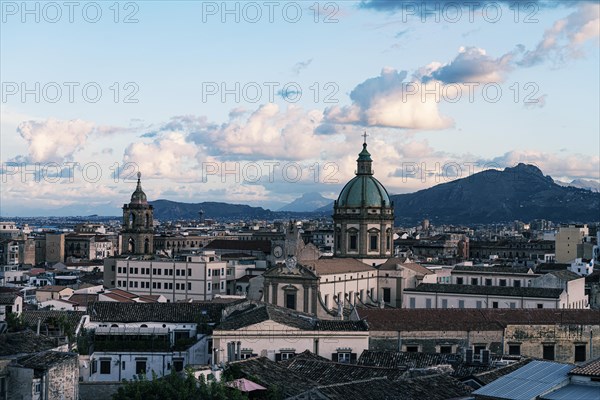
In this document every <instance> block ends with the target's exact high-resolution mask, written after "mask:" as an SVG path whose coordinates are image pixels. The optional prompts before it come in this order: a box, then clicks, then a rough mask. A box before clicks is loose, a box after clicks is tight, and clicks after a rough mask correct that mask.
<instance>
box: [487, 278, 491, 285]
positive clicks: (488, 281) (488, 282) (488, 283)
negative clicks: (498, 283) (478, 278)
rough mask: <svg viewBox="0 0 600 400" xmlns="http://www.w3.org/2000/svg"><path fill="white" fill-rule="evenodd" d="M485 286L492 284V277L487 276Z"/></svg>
mask: <svg viewBox="0 0 600 400" xmlns="http://www.w3.org/2000/svg"><path fill="white" fill-rule="evenodd" d="M485 286H492V280H491V279H490V278H486V280H485Z"/></svg>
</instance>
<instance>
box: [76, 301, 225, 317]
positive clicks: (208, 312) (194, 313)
mask: <svg viewBox="0 0 600 400" xmlns="http://www.w3.org/2000/svg"><path fill="white" fill-rule="evenodd" d="M225 306H226V304H223V303H216V302H215V303H213V302H204V303H118V302H112V301H99V302H95V303H90V304H89V305H88V311H87V313H88V314H89V315H90V320H91V321H98V322H199V321H203V322H218V321H219V320H220V318H221V311H222V310H223V308H224V307H225Z"/></svg>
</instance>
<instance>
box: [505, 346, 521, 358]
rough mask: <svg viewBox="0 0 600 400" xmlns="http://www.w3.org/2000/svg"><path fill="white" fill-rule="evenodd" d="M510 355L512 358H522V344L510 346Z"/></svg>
mask: <svg viewBox="0 0 600 400" xmlns="http://www.w3.org/2000/svg"><path fill="white" fill-rule="evenodd" d="M508 354H510V355H511V356H520V355H521V345H520V344H509V345H508Z"/></svg>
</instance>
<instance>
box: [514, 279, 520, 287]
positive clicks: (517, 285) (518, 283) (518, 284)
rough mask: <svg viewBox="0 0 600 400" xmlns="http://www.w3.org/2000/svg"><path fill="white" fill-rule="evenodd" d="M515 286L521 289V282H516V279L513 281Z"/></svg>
mask: <svg viewBox="0 0 600 400" xmlns="http://www.w3.org/2000/svg"><path fill="white" fill-rule="evenodd" d="M513 286H514V287H521V281H518V280H516V279H515V280H514V281H513Z"/></svg>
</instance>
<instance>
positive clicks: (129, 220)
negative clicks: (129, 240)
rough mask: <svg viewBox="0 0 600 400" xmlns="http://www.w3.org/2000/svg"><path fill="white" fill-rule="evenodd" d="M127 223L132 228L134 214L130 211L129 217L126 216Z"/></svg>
mask: <svg viewBox="0 0 600 400" xmlns="http://www.w3.org/2000/svg"><path fill="white" fill-rule="evenodd" d="M127 224H128V225H129V227H130V228H133V225H134V224H135V214H134V213H132V212H130V213H129V218H128V222H127Z"/></svg>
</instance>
